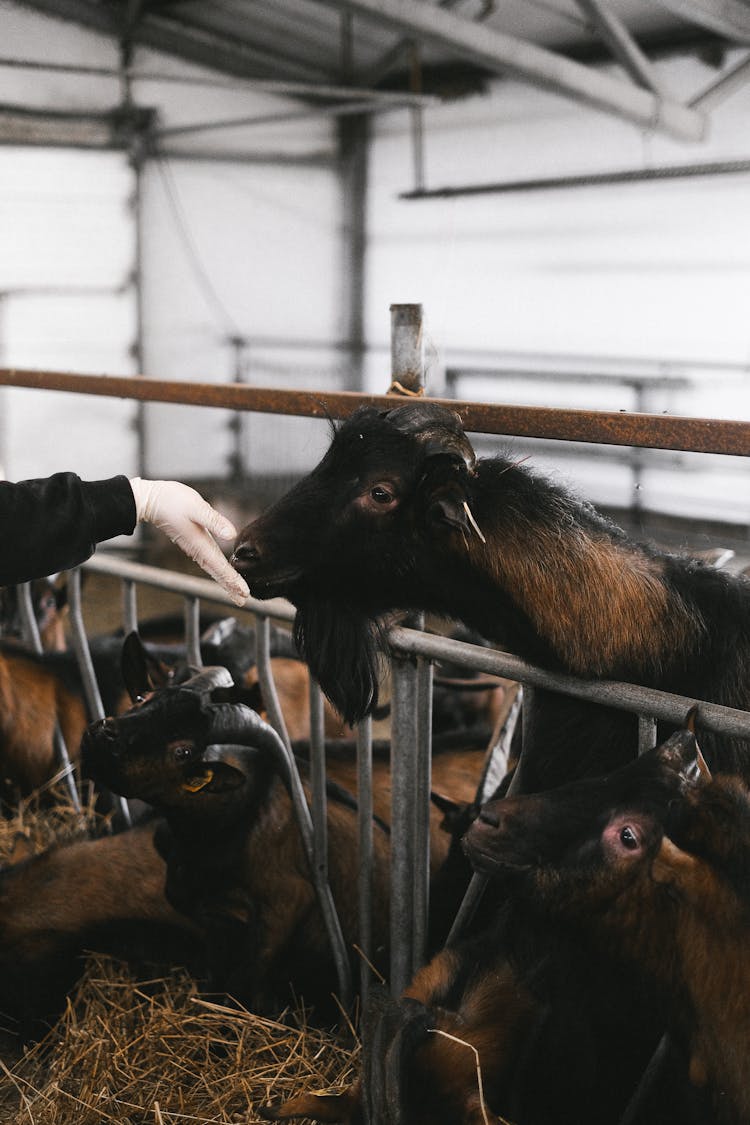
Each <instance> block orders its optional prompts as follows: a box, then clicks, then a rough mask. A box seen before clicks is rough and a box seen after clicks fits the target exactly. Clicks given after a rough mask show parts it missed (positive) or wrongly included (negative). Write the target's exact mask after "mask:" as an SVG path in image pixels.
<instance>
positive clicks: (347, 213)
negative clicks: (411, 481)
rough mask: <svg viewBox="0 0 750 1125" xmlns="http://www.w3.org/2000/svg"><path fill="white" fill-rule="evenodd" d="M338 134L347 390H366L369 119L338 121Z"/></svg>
mask: <svg viewBox="0 0 750 1125" xmlns="http://www.w3.org/2000/svg"><path fill="white" fill-rule="evenodd" d="M336 128H337V131H338V171H339V181H340V184H341V198H342V200H343V208H344V212H343V219H342V230H343V254H342V259H343V260H342V268H341V289H340V294H339V300H340V304H341V309H342V313H341V322H342V328H343V334H344V339H346V340H348V342H349V344H350V346H351V349H352V350H351V359H350V367H351V369H350V371H349V373H348V381H347V388H348V389H349V390H352V391H364V390H365V371H364V343H365V267H366V264H367V176H368V156H369V139H370V117H369V116H368V115H367V114H364V113H363V114H357V115H356V116H352V117H343V118H341V119H340V120H339V121H338V122H337V125H336Z"/></svg>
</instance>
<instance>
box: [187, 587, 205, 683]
mask: <svg viewBox="0 0 750 1125" xmlns="http://www.w3.org/2000/svg"><path fill="white" fill-rule="evenodd" d="M184 613H185V644H186V646H187V658H188V663H189V664H192V665H193V667H194V668H202V667H203V657H202V656H201V603H200V598H185V602H184Z"/></svg>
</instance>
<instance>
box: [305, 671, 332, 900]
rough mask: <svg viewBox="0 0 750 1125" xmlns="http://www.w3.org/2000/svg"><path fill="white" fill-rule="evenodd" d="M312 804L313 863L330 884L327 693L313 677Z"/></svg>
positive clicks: (311, 691) (311, 710) (311, 722)
mask: <svg viewBox="0 0 750 1125" xmlns="http://www.w3.org/2000/svg"><path fill="white" fill-rule="evenodd" d="M309 698H310V801H311V805H312V821H313V862H314V863H315V869H316V871H317V873H318V878H319V879H321V880H325V881H326V882H327V881H328V800H327V795H326V744H325V723H324V718H325V716H324V712H323V693H322V692H321V690H320V687H319V686H318V684H317V683H316V681H315V680H314V679H313V678H312V676H310V685H309Z"/></svg>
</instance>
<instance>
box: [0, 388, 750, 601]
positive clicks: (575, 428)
mask: <svg viewBox="0 0 750 1125" xmlns="http://www.w3.org/2000/svg"><path fill="white" fill-rule="evenodd" d="M0 386H7V387H31V388H42V389H46V390H53V391H68V392H71V393H73V394H94V395H103V396H107V397H111V398H135V399H140V400H143V401H148V402H171V403H183V404H186V405H191V406H215V407H220V408H225V409H229V410H252V411H255V412H257V413H259V414H291V415H299V416H305V417H311V418H330V417H333V418H348V417H349V416H350V415H351V414H353V413H354V411H355V410H356V409H357V408H358V407H359V406H362V405H371V406H378V407H380V408H381V409H383V410H388V409H391V408H392V407H393V402H394V400H393V396H388V395H363V394H356V393H355V392H354V391H296V390H277V389H273V388H264V387H237V386H233V385H232V384H214V383H181V382H177V381H172V380H164V379H143V378H141V377H137V378H125V377H118V376H114V375H67V374H64V373H63V372H54V371H26V370H23V371H22V370H18V369H15V368H0ZM430 401H433V402H439V403H441V404H442V405H443V406H447V407H448V408H449V409H451V410H455V411H457V412H458V413H459V414H460V415H461V419H462V421H463V425H464V428H465V429H466V430H467V431H468V432H470V433H485V434H503V435H505V436H515V437H539V438H555V439H557V440H559V441H587V442H594V443H596V444H600V445H633V446H639V447H642V448H646V449H676V450H684V451H686V452H692V453H722V454H729V455H733V456H739V457H747V456H749V455H750V422H738V421H734V420H732V419H723V418H686V417H679V416H670V415H666V414H629V413H625V412H622V411H611V410H556V409H553V408H551V407H544V406H514V405H508V404H504V403H477V402H467V401H463V400H456V399H440V398H436V399H431V400H430ZM227 600H228V599H227Z"/></svg>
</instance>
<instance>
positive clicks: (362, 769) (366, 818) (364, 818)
mask: <svg viewBox="0 0 750 1125" xmlns="http://www.w3.org/2000/svg"><path fill="white" fill-rule="evenodd" d="M357 803H358V805H359V878H358V892H359V948H360V949H361V950H362V954H363V957H362V960H361V962H360V966H359V981H360V998H361V999H360V1004H361V1010H362V1011H363V1012H365V1011H367V998H368V996H369V994H370V968H369V965H368V962H371V961H372V957H373V948H372V913H373V912H372V896H373V870H374V860H373V842H372V834H373V823H372V812H373V806H372V719H371V718H370V716H369V715H368V716H367V718H365V719H363V720H362V722H361V723H360V724H359V726H358V727H357Z"/></svg>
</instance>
